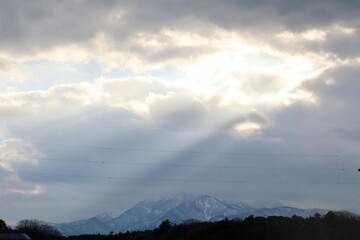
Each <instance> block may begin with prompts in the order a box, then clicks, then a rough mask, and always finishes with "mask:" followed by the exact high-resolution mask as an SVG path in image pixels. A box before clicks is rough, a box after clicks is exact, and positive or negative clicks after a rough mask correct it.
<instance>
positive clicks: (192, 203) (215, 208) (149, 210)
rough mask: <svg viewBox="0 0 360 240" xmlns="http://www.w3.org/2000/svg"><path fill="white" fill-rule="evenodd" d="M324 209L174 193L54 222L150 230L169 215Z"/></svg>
mask: <svg viewBox="0 0 360 240" xmlns="http://www.w3.org/2000/svg"><path fill="white" fill-rule="evenodd" d="M327 212H329V210H325V209H318V208H314V209H300V208H294V207H288V206H279V207H273V208H256V207H252V206H250V205H249V204H246V203H239V204H236V203H227V202H225V201H221V200H219V199H217V198H215V197H211V196H209V195H200V194H178V195H176V196H173V197H161V198H158V199H152V200H143V201H140V202H138V203H137V204H135V205H134V206H133V207H131V208H129V209H127V210H126V211H124V212H122V213H121V214H119V215H118V216H115V217H113V216H111V215H109V214H106V213H104V214H99V215H97V216H95V217H92V218H89V219H84V220H79V221H74V222H69V223H60V224H53V226H54V227H56V228H57V229H58V230H59V231H60V232H61V233H62V234H63V235H64V236H72V235H81V234H97V233H100V234H108V233H110V232H115V233H117V232H125V231H135V230H150V229H154V228H156V227H158V226H159V225H160V223H161V222H162V221H164V220H166V219H168V220H170V221H171V222H172V223H174V224H180V223H183V222H186V221H188V220H192V221H193V220H195V221H219V220H223V219H225V218H227V219H243V218H245V217H248V216H250V215H253V216H262V217H267V216H286V217H291V216H293V215H297V216H301V217H309V216H313V215H314V214H315V213H319V214H321V215H325V214H326V213H327Z"/></svg>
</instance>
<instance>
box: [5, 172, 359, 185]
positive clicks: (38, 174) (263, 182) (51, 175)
mask: <svg viewBox="0 0 360 240" xmlns="http://www.w3.org/2000/svg"><path fill="white" fill-rule="evenodd" d="M0 173H7V174H18V175H32V176H46V177H66V178H88V179H106V180H121V181H140V182H143V181H144V182H148V181H151V182H185V183H237V184H289V185H360V182H291V181H286V182H285V181H247V180H224V179H175V178H131V177H119V176H95V175H77V174H62V173H33V172H12V171H5V170H0Z"/></svg>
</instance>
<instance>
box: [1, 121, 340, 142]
mask: <svg viewBox="0 0 360 240" xmlns="http://www.w3.org/2000/svg"><path fill="white" fill-rule="evenodd" d="M0 119H8V120H11V122H29V123H37V124H43V125H52V126H54V125H63V126H74V127H80V128H97V129H98V128H104V129H121V130H132V131H147V132H167V133H174V134H194V133H224V134H225V133H230V132H231V130H230V129H229V130H221V129H217V130H213V129H206V128H196V129H195V131H194V129H189V130H174V129H161V128H151V127H139V126H136V127H127V126H110V125H105V124H83V123H81V124H80V123H66V122H55V121H41V120H24V119H14V118H13V117H7V116H0ZM248 136H252V135H251V134H250V135H248ZM254 136H256V134H254ZM268 137H303V138H343V137H346V136H343V135H326V134H323V135H314V134H269V135H268Z"/></svg>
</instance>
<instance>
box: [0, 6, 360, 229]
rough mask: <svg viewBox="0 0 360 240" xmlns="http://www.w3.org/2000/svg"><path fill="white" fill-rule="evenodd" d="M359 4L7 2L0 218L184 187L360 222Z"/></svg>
mask: <svg viewBox="0 0 360 240" xmlns="http://www.w3.org/2000/svg"><path fill="white" fill-rule="evenodd" d="M359 12H360V2H359V1H357V0H349V1H342V2H340V1H335V0H315V1H285V0H270V1H266V2H264V1H257V0H237V1H234V0H225V1H220V0H209V1H198V0H195V1H189V0H154V1H146V0H134V1H121V0H119V1H116V0H109V1H92V0H89V1H85V0H77V1H70V0H65V1H56V0H50V1H41V0H34V1H17V0H15V1H10V0H5V1H0V44H1V46H2V47H1V48H0V189H1V191H0V200H1V206H0V219H4V220H5V221H6V222H7V223H10V224H15V223H16V222H17V221H19V220H22V219H28V218H34V219H41V220H45V221H49V222H57V223H59V222H68V221H73V220H79V219H84V218H87V217H90V216H94V215H96V214H99V213H103V212H112V211H121V210H124V209H126V208H129V207H131V206H132V205H134V204H135V203H137V202H138V201H141V200H143V199H148V198H156V197H158V196H161V195H172V194H177V193H179V192H191V193H199V194H208V195H211V196H214V197H216V198H219V199H221V200H227V201H244V202H249V203H250V204H259V205H260V204H263V205H267V204H268V205H271V204H274V203H282V204H284V205H288V206H293V207H298V208H323V209H330V210H348V211H351V212H354V213H358V214H360V207H359V206H360V204H359V203H360V192H359V185H360V172H358V169H359V167H360V124H359V123H360V113H359V111H357V108H358V106H359V105H360V94H359V93H360V81H359V79H358V76H360V45H359V43H360V15H359Z"/></svg>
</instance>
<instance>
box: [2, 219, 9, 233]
mask: <svg viewBox="0 0 360 240" xmlns="http://www.w3.org/2000/svg"><path fill="white" fill-rule="evenodd" d="M8 231H9V229H8V227H7V226H6V223H5V222H4V220H2V219H0V232H1V233H4V232H8Z"/></svg>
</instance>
